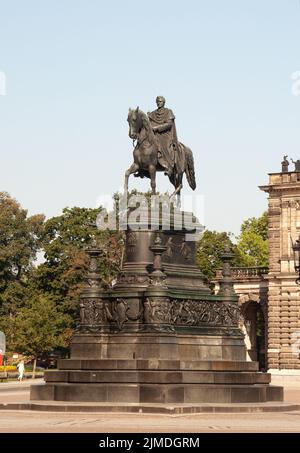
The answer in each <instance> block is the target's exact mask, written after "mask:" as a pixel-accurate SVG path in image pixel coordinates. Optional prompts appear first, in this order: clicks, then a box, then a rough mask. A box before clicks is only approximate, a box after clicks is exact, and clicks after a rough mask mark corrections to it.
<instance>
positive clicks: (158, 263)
mask: <svg viewBox="0 0 300 453" xmlns="http://www.w3.org/2000/svg"><path fill="white" fill-rule="evenodd" d="M149 248H150V250H151V252H152V253H153V255H154V258H153V271H152V272H151V274H150V284H149V286H148V288H147V291H146V292H145V295H144V297H145V299H144V322H145V330H156V331H158V332H165V333H172V332H175V329H174V326H173V325H172V315H171V311H172V305H171V301H170V299H169V297H168V287H167V283H166V280H167V276H166V274H165V273H164V272H163V267H162V254H163V253H164V252H165V251H166V250H167V247H166V246H165V245H163V243H162V240H161V238H160V235H159V233H157V234H156V237H155V240H154V244H153V245H152V246H150V247H149Z"/></svg>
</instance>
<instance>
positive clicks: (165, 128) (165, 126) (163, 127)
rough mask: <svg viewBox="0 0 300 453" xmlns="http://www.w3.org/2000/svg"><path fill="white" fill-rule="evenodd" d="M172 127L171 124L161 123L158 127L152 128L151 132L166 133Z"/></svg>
mask: <svg viewBox="0 0 300 453" xmlns="http://www.w3.org/2000/svg"><path fill="white" fill-rule="evenodd" d="M172 126H173V124H172V122H168V123H163V124H160V125H159V126H154V127H153V130H154V132H167V131H169V130H171V129H172Z"/></svg>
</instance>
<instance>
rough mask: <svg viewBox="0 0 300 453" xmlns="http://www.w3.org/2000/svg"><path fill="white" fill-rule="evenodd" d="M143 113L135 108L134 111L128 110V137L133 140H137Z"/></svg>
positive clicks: (141, 125) (141, 126)
mask: <svg viewBox="0 0 300 453" xmlns="http://www.w3.org/2000/svg"><path fill="white" fill-rule="evenodd" d="M143 115H144V114H143V112H142V111H141V110H140V109H139V107H137V108H136V109H129V113H128V118H127V121H128V124H129V137H130V138H132V139H133V140H136V139H137V138H138V135H139V133H140V132H141V130H142V128H143Z"/></svg>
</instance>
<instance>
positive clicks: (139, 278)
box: [118, 273, 149, 284]
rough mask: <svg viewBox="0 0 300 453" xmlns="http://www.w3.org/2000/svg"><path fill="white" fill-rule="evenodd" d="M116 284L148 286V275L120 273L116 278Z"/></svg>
mask: <svg viewBox="0 0 300 453" xmlns="http://www.w3.org/2000/svg"><path fill="white" fill-rule="evenodd" d="M118 283H128V284H148V283H149V276H148V275H137V274H127V273H126V274H125V273H122V274H120V275H119V277H118Z"/></svg>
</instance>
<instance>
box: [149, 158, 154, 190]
mask: <svg viewBox="0 0 300 453" xmlns="http://www.w3.org/2000/svg"><path fill="white" fill-rule="evenodd" d="M149 174H150V178H151V189H152V195H156V167H155V165H149Z"/></svg>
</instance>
